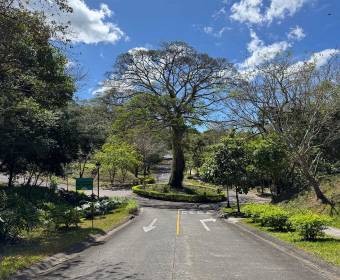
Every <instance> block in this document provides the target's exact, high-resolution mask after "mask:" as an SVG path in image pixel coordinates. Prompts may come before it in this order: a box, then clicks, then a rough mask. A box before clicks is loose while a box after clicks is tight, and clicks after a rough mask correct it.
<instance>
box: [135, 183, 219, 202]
mask: <svg viewBox="0 0 340 280" xmlns="http://www.w3.org/2000/svg"><path fill="white" fill-rule="evenodd" d="M132 190H133V192H134V193H136V194H138V195H140V196H143V197H147V198H153V199H159V200H166V201H176V202H194V203H195V202H196V203H197V202H199V203H207V202H222V201H225V200H226V196H225V194H224V192H223V191H222V190H221V189H218V188H206V187H203V186H197V185H189V184H186V185H185V186H183V187H182V188H181V189H178V188H171V187H170V186H169V185H167V184H151V185H138V186H134V187H132Z"/></svg>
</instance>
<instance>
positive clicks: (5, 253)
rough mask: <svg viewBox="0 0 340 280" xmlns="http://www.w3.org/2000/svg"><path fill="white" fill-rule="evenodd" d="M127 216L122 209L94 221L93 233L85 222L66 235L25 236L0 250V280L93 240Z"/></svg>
mask: <svg viewBox="0 0 340 280" xmlns="http://www.w3.org/2000/svg"><path fill="white" fill-rule="evenodd" d="M128 215H129V209H128V208H127V207H124V208H119V209H117V210H115V211H114V212H113V213H110V214H108V215H105V216H99V217H96V219H95V220H94V228H93V229H92V228H91V224H92V222H91V220H85V219H84V220H82V222H81V224H80V225H79V228H73V229H70V230H68V231H57V232H46V231H43V230H42V229H40V230H35V231H33V232H31V233H27V234H26V235H25V236H23V238H22V240H20V242H18V243H17V244H10V245H5V246H2V247H0V279H7V278H8V277H9V276H10V275H11V274H12V273H14V272H15V271H17V270H20V269H23V268H26V267H29V266H30V265H32V264H34V263H36V262H38V261H41V260H42V259H44V258H46V257H47V256H50V255H53V254H56V253H59V252H62V251H65V250H67V249H68V248H70V247H71V246H72V245H74V244H76V243H79V242H81V241H85V240H92V239H93V237H91V235H93V234H105V232H106V231H108V230H110V229H111V228H112V227H113V226H114V225H117V224H119V223H121V222H122V221H123V220H124V219H126V218H127V217H128Z"/></svg>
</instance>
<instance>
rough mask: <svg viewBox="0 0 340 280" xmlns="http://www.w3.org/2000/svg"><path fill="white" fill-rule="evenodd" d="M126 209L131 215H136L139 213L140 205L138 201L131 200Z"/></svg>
mask: <svg viewBox="0 0 340 280" xmlns="http://www.w3.org/2000/svg"><path fill="white" fill-rule="evenodd" d="M126 209H127V210H128V212H129V214H131V215H136V214H137V212H138V204H137V202H136V200H129V201H128V204H127V205H126Z"/></svg>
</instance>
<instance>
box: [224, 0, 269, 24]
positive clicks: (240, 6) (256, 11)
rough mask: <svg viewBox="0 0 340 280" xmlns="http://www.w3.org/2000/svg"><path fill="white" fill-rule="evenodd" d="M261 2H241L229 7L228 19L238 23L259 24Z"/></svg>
mask: <svg viewBox="0 0 340 280" xmlns="http://www.w3.org/2000/svg"><path fill="white" fill-rule="evenodd" d="M261 6H262V0H241V1H240V2H236V3H234V4H233V5H232V6H231V13H232V14H231V16H230V18H231V19H233V20H236V21H239V22H242V23H243V22H249V23H254V24H255V23H261V22H262V21H263V15H262V14H261Z"/></svg>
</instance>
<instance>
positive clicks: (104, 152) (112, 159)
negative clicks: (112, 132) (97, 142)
mask: <svg viewBox="0 0 340 280" xmlns="http://www.w3.org/2000/svg"><path fill="white" fill-rule="evenodd" d="M95 159H96V160H97V161H99V162H100V163H101V164H102V168H103V169H104V170H106V171H107V172H108V173H109V174H110V178H111V183H112V184H114V179H115V175H116V173H117V171H118V170H121V171H122V172H125V171H127V170H131V169H133V168H134V167H135V166H136V165H138V164H139V163H140V157H139V154H138V152H137V151H136V149H135V147H133V146H132V145H130V144H128V143H126V142H124V141H122V140H121V139H119V138H118V137H114V136H111V137H109V138H108V139H107V141H106V143H105V144H104V145H103V147H102V149H101V150H100V151H99V152H97V153H96V155H95Z"/></svg>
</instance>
